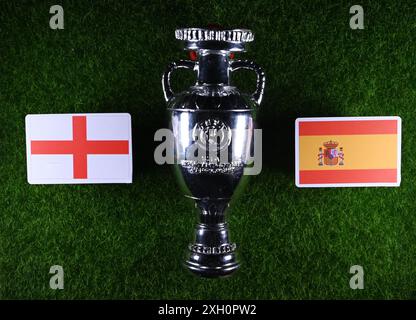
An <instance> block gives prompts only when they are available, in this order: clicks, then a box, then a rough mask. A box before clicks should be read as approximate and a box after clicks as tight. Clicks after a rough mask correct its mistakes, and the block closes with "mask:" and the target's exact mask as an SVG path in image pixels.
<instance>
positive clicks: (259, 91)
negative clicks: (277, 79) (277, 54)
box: [230, 60, 266, 105]
mask: <svg viewBox="0 0 416 320" xmlns="http://www.w3.org/2000/svg"><path fill="white" fill-rule="evenodd" d="M239 69H247V70H252V71H254V72H255V73H256V75H257V81H256V91H254V93H253V94H252V95H251V97H252V98H253V99H254V101H256V103H257V104H258V105H260V103H261V100H262V99H263V94H264V86H265V85H266V74H265V73H264V71H263V69H262V68H261V67H260V66H258V65H257V64H255V63H254V62H253V61H249V60H237V61H233V62H232V63H231V65H230V71H231V72H233V71H237V70H239Z"/></svg>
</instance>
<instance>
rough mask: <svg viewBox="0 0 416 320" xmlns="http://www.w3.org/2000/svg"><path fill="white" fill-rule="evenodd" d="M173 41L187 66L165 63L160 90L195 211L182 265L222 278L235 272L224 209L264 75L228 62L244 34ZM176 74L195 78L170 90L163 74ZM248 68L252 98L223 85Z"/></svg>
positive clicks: (191, 34)
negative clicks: (185, 53)
mask: <svg viewBox="0 0 416 320" xmlns="http://www.w3.org/2000/svg"><path fill="white" fill-rule="evenodd" d="M175 35H176V38H177V39H178V40H182V41H183V42H184V45H185V50H192V53H193V54H194V58H195V59H194V61H192V60H181V61H178V62H173V63H171V64H170V65H169V66H168V68H167V70H166V71H165V73H164V74H163V78H162V86H163V91H164V96H165V100H166V102H167V106H168V110H169V112H170V122H171V128H172V131H173V135H174V147H175V159H176V167H177V170H178V171H179V173H180V176H181V179H182V180H183V182H184V183H185V185H186V187H187V189H188V193H189V195H188V197H191V198H193V199H194V200H195V202H196V205H197V206H198V208H199V209H200V222H199V223H198V224H197V226H196V236H195V242H194V243H193V244H191V245H190V246H189V250H190V254H189V258H188V260H187V261H186V263H185V265H186V266H187V267H188V268H189V269H190V270H191V271H193V272H194V273H196V274H198V275H201V276H207V277H216V276H225V275H228V274H231V273H233V272H234V271H235V270H237V268H238V267H239V264H238V262H237V259H236V256H235V249H236V245H235V243H232V242H230V239H229V235H228V226H227V223H226V222H225V214H224V213H225V210H226V208H227V207H228V204H229V202H230V200H231V197H232V196H233V194H234V191H235V190H236V188H237V187H238V185H239V183H240V182H241V179H242V177H243V174H244V168H245V167H246V166H247V165H248V160H249V157H250V152H251V149H252V140H253V130H254V121H253V112H254V110H255V108H256V107H257V106H258V105H259V104H260V103H261V100H262V97H263V91H264V85H265V75H264V72H263V71H262V69H261V68H260V67H258V66H257V65H256V64H254V63H253V62H250V61H246V60H244V61H239V60H237V61H234V60H233V59H232V56H233V54H234V52H242V51H245V45H246V43H247V42H251V41H253V40H254V36H253V33H252V32H251V31H250V30H241V29H236V30H210V29H198V28H184V29H178V30H176V32H175ZM180 68H185V69H191V70H193V71H196V72H197V82H196V84H195V85H193V86H191V87H190V88H189V89H187V90H186V91H184V92H181V93H174V92H173V91H172V89H171V84H170V78H171V77H170V76H171V73H172V72H173V71H174V70H176V69H180ZM239 69H249V70H252V71H254V72H255V73H256V75H257V88H256V90H255V92H254V93H253V94H249V95H247V94H242V93H241V92H240V91H239V90H238V89H237V88H236V87H233V86H232V85H230V73H232V72H233V71H236V70H239Z"/></svg>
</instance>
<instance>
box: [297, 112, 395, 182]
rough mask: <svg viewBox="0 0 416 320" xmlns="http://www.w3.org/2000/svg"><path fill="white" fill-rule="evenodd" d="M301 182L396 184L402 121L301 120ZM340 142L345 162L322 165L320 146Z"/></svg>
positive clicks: (299, 157)
mask: <svg viewBox="0 0 416 320" xmlns="http://www.w3.org/2000/svg"><path fill="white" fill-rule="evenodd" d="M298 125H299V127H298V132H299V140H298V152H299V154H298V169H299V184H301V185H307V184H344V183H345V184H347V183H348V184H350V183H352V184H354V183H357V184H359V183H363V184H366V183H380V184H383V183H397V182H398V179H399V175H398V157H399V154H398V150H399V149H398V148H399V140H398V133H399V121H398V119H391V120H390V119H389V120H346V121H332V120H326V121H299V124H298ZM330 140H332V141H337V142H338V143H339V145H338V150H339V147H342V148H343V153H344V159H345V160H344V165H339V164H337V165H334V166H328V165H323V166H319V164H318V152H319V148H320V147H321V148H323V149H324V148H325V147H324V145H323V144H324V142H326V141H330Z"/></svg>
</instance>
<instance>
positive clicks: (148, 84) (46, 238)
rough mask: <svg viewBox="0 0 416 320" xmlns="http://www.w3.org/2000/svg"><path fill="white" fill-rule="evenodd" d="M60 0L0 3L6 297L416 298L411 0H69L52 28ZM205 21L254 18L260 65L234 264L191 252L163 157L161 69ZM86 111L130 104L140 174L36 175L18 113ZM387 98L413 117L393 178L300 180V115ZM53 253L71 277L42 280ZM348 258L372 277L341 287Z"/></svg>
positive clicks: (184, 81) (244, 77)
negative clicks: (31, 179) (261, 91)
mask: <svg viewBox="0 0 416 320" xmlns="http://www.w3.org/2000/svg"><path fill="white" fill-rule="evenodd" d="M55 2H56V1H54V2H51V1H18V2H17V1H2V2H1V3H0V108H1V109H0V111H1V118H0V119H1V122H0V156H1V158H0V183H1V185H0V199H1V200H0V298H2V299H14V298H19V299H32V298H36V299H45V298H56V299H63V298H66V299H74V298H81V299H93V298H97V299H103V298H114V299H147V298H153V299H157V298H167V299H188V298H195V299H222V298H230V299H240V298H241V299H243V298H247V299H257V298H263V299H271V298H272V299H303V298H313V299H316V298H323V299H326V298H416V270H415V262H416V261H415V257H416V219H415V208H416V205H415V200H414V199H415V194H416V193H415V191H416V190H415V184H414V181H415V178H414V177H415V176H416V162H415V158H414V155H415V154H416V141H415V131H416V126H415V125H416V123H415V120H414V115H415V105H416V87H415V85H416V78H415V77H416V66H415V61H416V59H415V54H416V42H415V38H414V34H415V31H416V23H415V19H414V18H415V16H416V7H415V6H414V3H413V2H411V1H409V2H400V3H393V2H391V1H386V2H385V3H384V2H383V1H362V2H361V3H360V4H361V5H363V7H364V12H365V30H351V29H350V27H349V19H350V16H351V15H350V13H349V8H350V6H352V5H353V4H356V3H355V2H354V3H352V2H348V1H343V2H339V3H335V2H334V1H329V0H328V1H306V0H303V1H276V0H268V1H200V0H199V1H176V2H173V1H120V0H119V1H82V2H81V1H60V4H61V5H62V6H63V8H64V12H65V29H64V30H51V29H50V28H49V19H50V17H51V15H50V14H49V8H50V6H51V5H54V4H57V3H55ZM209 23H218V24H221V25H223V26H227V27H246V28H250V29H252V30H253V31H254V32H255V35H256V38H255V41H254V43H253V44H252V45H251V46H250V49H249V52H247V53H245V54H240V55H238V56H237V58H242V57H246V58H249V59H253V60H255V61H256V62H257V63H258V64H260V65H261V66H263V67H264V69H265V71H266V73H267V84H266V93H265V97H264V103H263V105H262V106H261V108H260V110H259V113H258V123H259V126H260V127H261V128H263V152H264V153H263V159H264V166H263V171H262V173H261V174H260V175H259V176H255V177H252V178H251V180H250V182H249V183H248V184H247V186H246V188H245V189H244V192H242V193H241V194H240V195H239V197H238V198H237V199H236V200H234V201H233V203H232V206H231V207H230V209H229V214H228V219H229V223H230V228H231V237H232V240H234V241H235V242H237V243H238V245H239V258H240V260H241V262H242V266H241V269H240V270H239V271H238V272H237V273H236V274H235V275H234V276H232V277H229V278H225V279H201V278H198V277H195V276H193V275H192V274H190V273H188V272H187V271H186V270H185V269H184V268H183V266H182V261H183V259H184V258H185V254H186V247H187V244H188V243H189V242H190V241H191V240H192V237H193V227H194V223H195V222H196V212H195V209H194V206H193V203H192V202H191V201H190V200H187V199H185V198H184V197H182V195H181V191H179V188H178V184H177V183H176V181H175V176H174V174H173V172H172V171H171V168H169V167H161V166H157V165H156V164H155V163H154V161H153V150H154V148H155V146H156V145H157V143H155V142H153V134H154V132H155V130H156V129H158V128H161V127H166V126H167V118H166V111H165V108H166V107H165V103H164V100H163V95H162V89H161V74H162V72H163V70H164V68H165V66H166V65H167V64H168V63H169V62H170V61H173V60H177V59H181V58H182V59H183V58H186V54H185V52H184V51H182V49H181V47H180V44H179V43H178V42H177V40H175V38H174V30H175V28H177V27H183V26H197V27H199V26H206V25H207V24H209ZM193 79H194V75H192V74H190V73H189V74H185V75H182V76H177V77H176V76H175V77H174V79H173V81H174V82H175V83H176V84H175V86H176V90H180V89H181V88H185V87H187V86H189V85H190V84H191V82H192V81H193ZM236 83H237V84H238V86H239V87H240V88H242V89H243V90H245V91H248V90H252V88H253V86H254V79H253V77H252V75H251V74H249V73H244V72H242V73H241V74H240V75H239V76H237V77H236ZM76 112H80V113H82V112H129V113H130V114H131V115H132V125H133V134H134V136H133V140H134V183H133V184H131V185H47V186H33V185H29V184H28V183H27V181H26V159H25V156H26V153H25V152H26V151H25V128H24V118H25V115H26V114H30V113H35V114H36V113H76ZM385 115H398V116H400V117H401V118H402V121H403V142H402V184H401V186H400V187H399V188H340V189H297V188H296V187H295V185H294V119H295V118H296V117H301V116H385ZM54 264H58V265H62V266H63V267H64V272H65V288H64V290H51V289H50V288H49V278H50V276H51V275H50V274H49V268H50V266H52V265H54ZM355 264H358V265H362V266H363V267H364V272H365V278H364V279H365V280H364V281H365V289H364V290H351V289H350V287H349V280H350V277H351V276H352V275H351V274H349V268H350V267H351V266H352V265H355Z"/></svg>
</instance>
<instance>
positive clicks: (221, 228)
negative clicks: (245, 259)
mask: <svg viewBox="0 0 416 320" xmlns="http://www.w3.org/2000/svg"><path fill="white" fill-rule="evenodd" d="M197 205H198V206H199V207H200V209H201V216H200V219H201V223H198V224H197V226H196V229H195V231H196V235H195V242H194V243H193V244H190V245H189V250H190V256H189V258H188V260H187V261H186V262H185V266H186V267H187V268H188V269H189V270H190V271H192V272H193V273H195V274H197V275H200V276H203V277H222V276H227V275H230V274H232V273H233V272H234V271H236V270H237V269H238V267H239V266H240V265H239V263H238V262H237V258H236V253H235V251H236V248H237V246H236V244H235V243H231V242H230V241H229V235H228V225H227V223H226V222H225V216H224V210H225V208H226V207H227V206H228V200H225V201H224V200H216V201H213V200H209V201H204V200H197Z"/></svg>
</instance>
